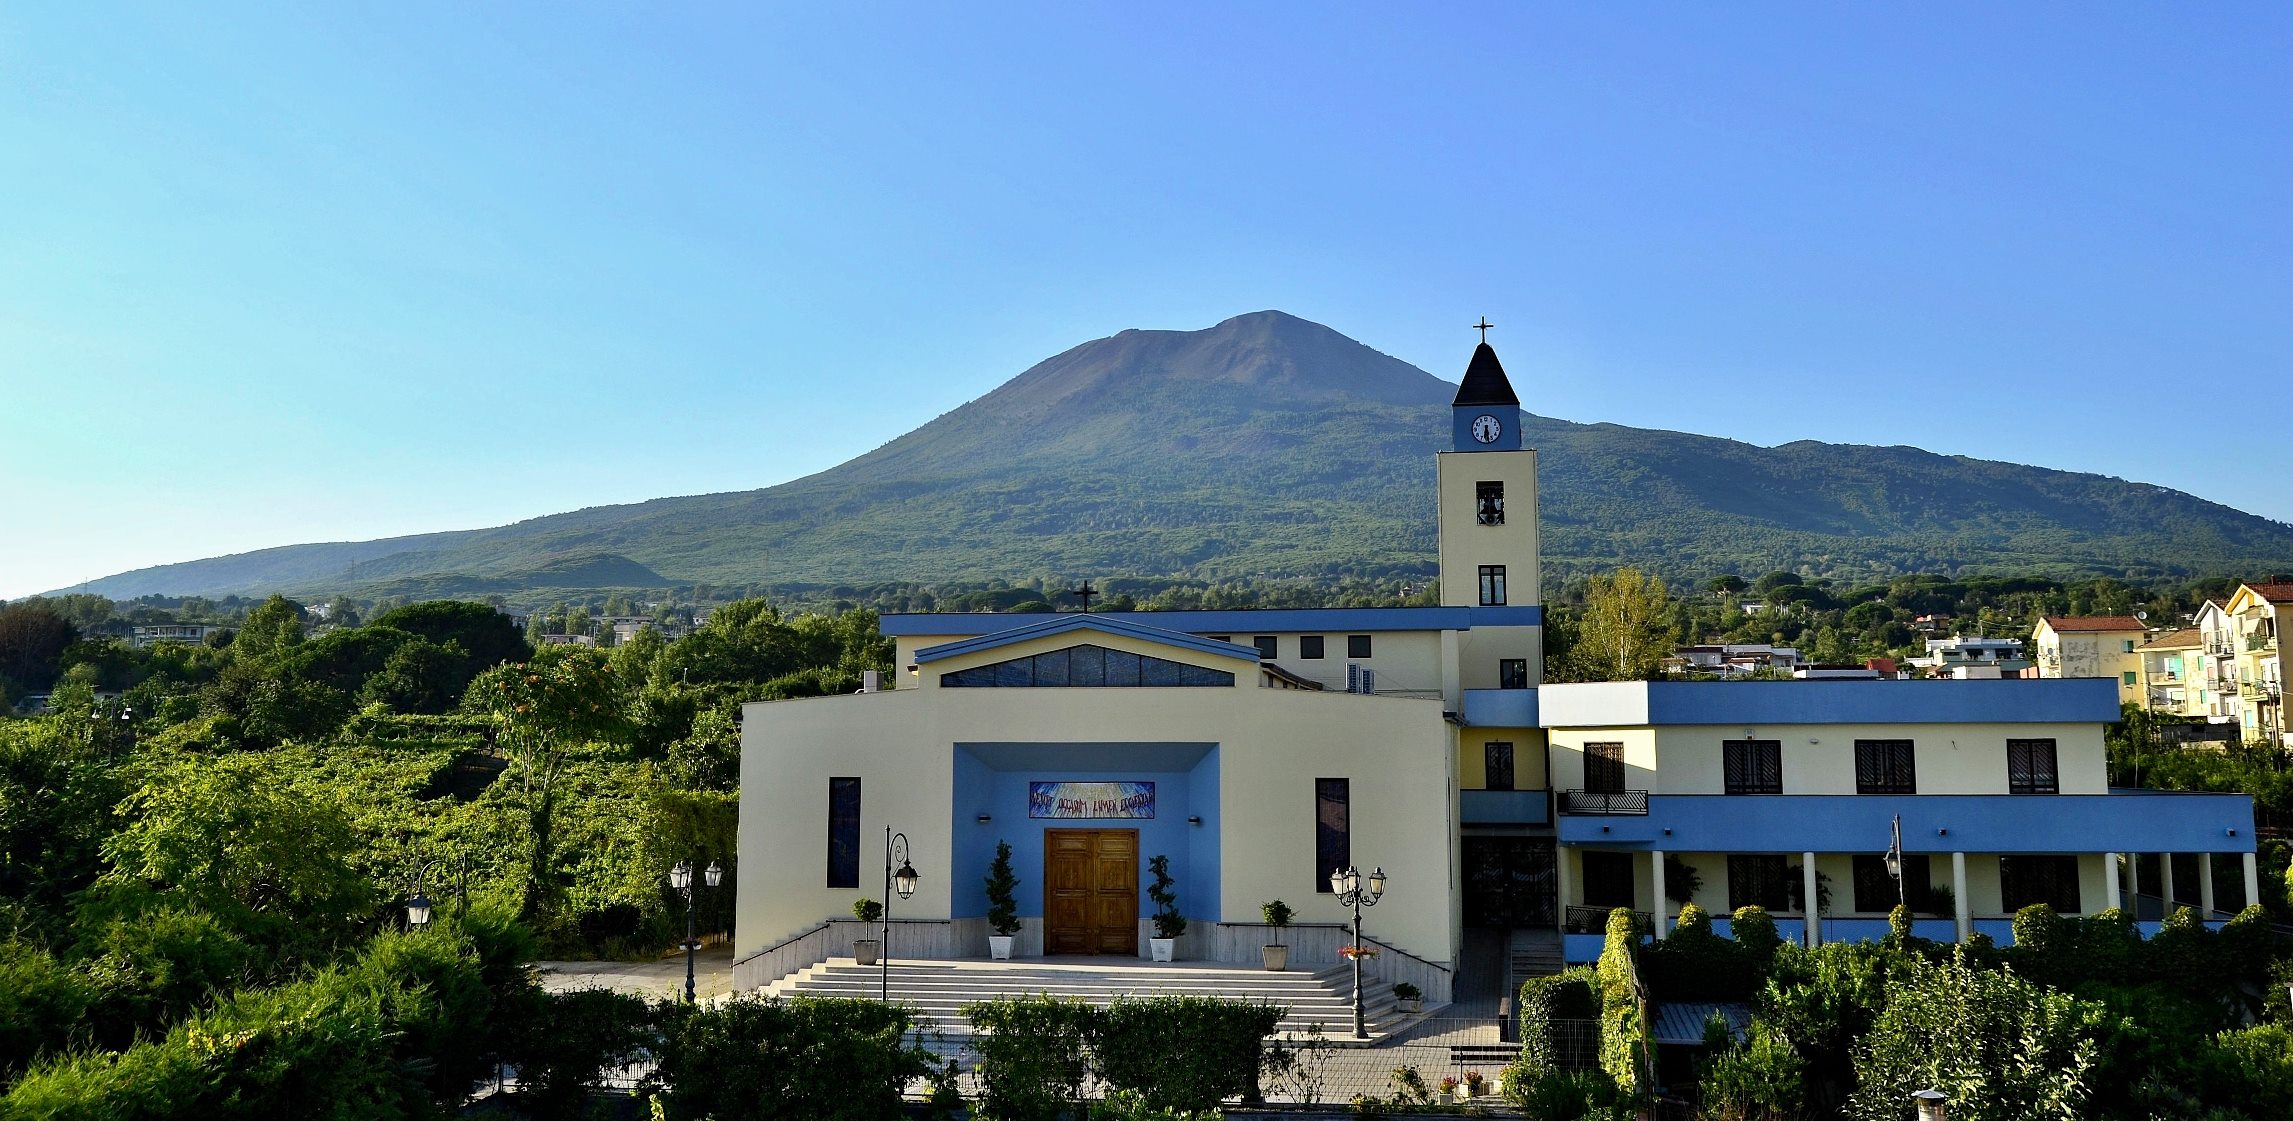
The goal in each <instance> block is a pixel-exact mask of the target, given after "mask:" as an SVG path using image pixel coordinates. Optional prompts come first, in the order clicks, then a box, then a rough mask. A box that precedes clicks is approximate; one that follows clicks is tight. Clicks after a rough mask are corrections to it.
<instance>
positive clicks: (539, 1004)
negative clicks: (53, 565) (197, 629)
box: [0, 597, 889, 1117]
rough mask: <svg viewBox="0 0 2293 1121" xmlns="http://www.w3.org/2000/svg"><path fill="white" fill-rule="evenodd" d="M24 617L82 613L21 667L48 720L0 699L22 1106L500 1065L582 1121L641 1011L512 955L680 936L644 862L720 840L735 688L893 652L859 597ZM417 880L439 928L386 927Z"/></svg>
mask: <svg viewBox="0 0 2293 1121" xmlns="http://www.w3.org/2000/svg"><path fill="white" fill-rule="evenodd" d="M114 606H117V605H114ZM334 606H335V610H334V611H332V612H330V615H332V616H333V617H334V618H336V619H344V620H347V619H354V618H356V616H357V609H356V608H355V607H353V606H351V605H348V604H344V603H339V602H338V603H337V604H336V605H334ZM34 607H35V608H38V609H39V610H41V611H43V612H47V613H51V614H57V615H62V616H65V617H66V622H67V623H68V625H69V626H70V627H71V628H72V629H73V630H74V631H75V633H77V629H78V628H79V627H80V625H81V623H80V622H79V620H92V622H90V623H89V626H90V627H91V628H94V629H93V630H92V631H91V637H86V638H80V639H77V640H75V641H73V642H71V643H69V644H67V645H64V646H62V647H52V646H51V647H49V648H45V649H44V652H43V653H42V654H41V657H42V658H44V659H45V660H44V661H41V662H38V663H37V664H34V665H32V666H31V667H30V668H29V669H28V670H26V672H25V677H24V678H23V680H28V681H36V680H40V679H43V678H45V679H48V680H52V681H54V682H55V683H56V685H55V690H54V694H53V696H52V698H51V700H50V706H49V710H48V711H47V712H46V713H44V714H42V715H39V716H35V717H29V718H9V717H7V716H0V1079H17V1080H18V1085H17V1086H16V1087H15V1088H14V1089H13V1090H11V1091H10V1093H11V1094H14V1095H16V1096H15V1097H13V1098H11V1099H10V1105H11V1106H22V1107H23V1111H26V1112H30V1113H31V1114H32V1115H34V1116H38V1115H43V1114H52V1115H55V1116H72V1117H78V1116H87V1117H133V1116H161V1115H164V1109H165V1108H176V1109H180V1110H181V1111H182V1112H181V1113H179V1114H177V1115H182V1116H241V1115H243V1116H313V1115H339V1116H373V1117H401V1116H432V1115H435V1114H437V1113H439V1112H441V1111H445V1110H450V1109H451V1108H453V1107H454V1106H456V1105H458V1104H459V1103H460V1102H461V1101H462V1099H463V1098H464V1097H465V1096H466V1092H467V1091H468V1090H469V1088H470V1086H471V1083H472V1082H473V1080H474V1079H475V1078H476V1077H477V1076H478V1075H479V1074H481V1073H488V1072H490V1071H491V1070H492V1066H491V1063H492V1061H493V1059H494V1058H496V1057H502V1058H508V1059H511V1060H512V1061H514V1062H515V1063H516V1064H517V1065H518V1066H519V1067H520V1068H521V1069H522V1070H524V1071H525V1072H526V1073H527V1077H526V1078H525V1079H524V1086H523V1089H524V1095H525V1097H526V1098H527V1100H528V1108H529V1110H530V1111H532V1112H537V1113H543V1114H548V1113H553V1112H555V1113H563V1114H568V1115H570V1114H571V1113H574V1112H577V1111H578V1110H579V1109H580V1107H581V1105H582V1103H583V1101H584V1100H585V1098H586V1096H587V1095H588V1093H589V1091H590V1088H591V1087H593V1086H594V1084H595V1082H596V1079H597V1077H598V1071H599V1070H600V1069H603V1068H604V1067H606V1066H611V1065H615V1063H617V1062H618V1061H621V1060H625V1059H626V1058H627V1057H628V1056H631V1055H634V1054H636V1053H637V1050H638V1049H640V1048H643V1049H647V1050H649V1049H650V1048H652V1047H653V1046H654V1044H655V1043H656V1042H657V1039H656V1037H655V1036H654V1035H652V1034H650V1033H651V1032H652V1031H653V1029H652V1028H651V1027H648V1026H646V1025H648V1024H650V1023H651V1022H652V1021H651V1020H649V1019H648V1018H647V1017H648V1016H649V1015H650V1013H646V1012H645V1011H644V1009H643V1008H642V1004H641V1002H639V1003H638V1004H637V1005H635V1006H632V1005H631V1003H630V1002H629V1001H628V1000H627V999H625V998H616V997H613V996H612V995H611V994H604V993H597V994H567V995H564V996H561V997H550V998H544V997H542V996H540V994H538V993H536V992H535V991H534V990H533V989H532V982H531V981H530V979H529V978H528V977H527V975H526V972H525V970H524V968H523V965H522V963H523V962H525V961H528V960H531V959H532V958H533V957H534V956H535V955H536V954H537V953H539V952H542V951H544V950H546V951H548V952H550V953H553V954H556V955H561V956H580V957H590V956H598V955H609V956H619V955H651V954H654V953H658V952H659V951H660V950H661V949H662V948H663V947H665V946H668V945H671V944H673V943H674V942H675V941H676V940H677V938H678V936H679V935H680V934H681V933H682V918H683V916H682V901H681V899H678V898H676V897H675V896H674V894H673V893H672V892H671V891H670V889H668V887H667V886H666V884H665V882H664V878H665V875H664V874H665V873H666V871H667V869H668V868H669V866H670V865H672V864H674V863H675V862H677V861H679V860H692V861H694V862H696V863H705V862H707V861H710V860H716V861H720V862H721V863H723V864H725V865H727V866H730V865H732V864H733V863H734V862H735V859H736V854H735V853H734V851H733V832H734V826H735V823H736V818H737V811H736V794H735V792H734V790H733V783H734V781H735V779H736V777H737V770H738V768H737V761H738V743H737V738H736V737H735V736H734V734H732V733H731V732H730V731H729V728H730V727H731V725H732V717H733V715H734V713H735V712H736V711H737V706H738V705H739V704H740V703H742V702H743V701H748V700H756V699H765V698H770V697H775V696H789V695H804V694H808V693H813V692H819V691H824V690H831V689H835V690H841V689H845V688H849V687H852V686H854V685H856V684H857V681H858V675H859V673H860V672H862V671H863V670H866V669H882V668H886V667H887V665H888V662H889V649H888V644H886V643H884V642H883V641H882V639H881V638H880V637H879V636H878V635H877V634H876V632H875V627H874V622H873V617H872V616H869V615H867V614H866V613H864V612H862V613H855V614H854V615H853V616H852V617H848V618H823V617H816V616H800V617H797V618H794V619H785V618H783V617H782V616H781V615H780V614H779V613H778V612H777V611H775V610H774V609H772V608H771V607H769V606H767V605H764V604H762V603H735V604H731V605H727V606H726V607H725V608H723V609H721V610H720V611H719V612H718V618H717V619H716V620H713V621H712V623H711V625H710V626H708V627H704V628H702V629H701V630H700V631H699V632H697V633H695V634H694V635H692V636H690V637H688V638H685V639H682V640H679V641H677V642H674V643H668V642H663V641H661V640H660V639H659V637H658V636H657V635H655V636H651V640H650V641H638V642H632V643H629V644H626V645H624V646H621V647H619V648H616V649H614V650H612V651H610V652H606V651H601V650H589V649H568V650H557V649H551V650H545V651H541V652H538V653H537V652H535V651H534V650H532V649H531V648H529V647H528V646H527V645H526V644H525V640H524V637H523V635H522V634H521V633H520V632H519V630H518V629H517V628H516V627H515V626H514V625H512V624H511V622H510V621H509V619H508V618H507V617H505V616H503V615H502V614H500V613H499V612H497V611H495V610H494V609H493V608H491V607H488V606H485V605H482V604H418V605H411V606H405V607H400V608H396V609H392V610H386V611H382V612H378V613H376V614H375V615H374V617H373V618H372V619H371V621H369V622H366V623H364V624H363V625H329V626H318V627H315V628H314V625H313V624H314V622H315V620H314V619H313V618H312V617H311V616H310V614H309V613H308V612H306V611H305V610H304V609H303V608H302V607H301V606H300V605H297V604H295V603H293V602H291V601H288V600H285V599H281V598H276V597H274V598H272V599H270V600H268V601H264V602H262V603H254V604H242V605H238V606H237V607H236V608H234V609H233V610H234V611H235V614H234V615H233V616H232V620H233V622H234V623H235V628H234V630H233V631H229V632H225V633H224V634H223V635H221V636H219V637H218V638H217V640H215V641H212V642H210V643H208V644H203V645H183V644H175V643H163V644H159V645H155V646H152V647H149V648H148V649H142V650H138V649H133V648H132V647H130V646H129V645H127V644H126V643H123V642H121V641H119V640H117V639H116V638H112V637H108V636H107V635H106V634H105V633H104V632H103V631H102V630H101V628H102V627H103V626H104V625H105V621H106V617H105V615H104V614H103V612H102V611H101V610H98V609H97V606H96V605H95V604H92V603H88V602H83V601H81V600H80V599H79V598H78V597H75V599H74V600H73V601H70V602H67V603H61V604H45V605H42V604H35V605H34ZM203 609H204V608H203ZM133 610H135V611H143V610H145V608H143V607H140V606H139V607H136V608H134V609H133ZM417 871H419V872H420V873H421V883H422V885H423V887H424V890H425V891H426V893H427V894H429V895H431V896H433V897H435V901H436V902H435V910H434V914H436V915H437V916H438V921H437V923H436V924H435V925H434V926H433V927H432V928H431V929H430V930H428V931H425V932H423V933H420V934H415V935H406V934H398V933H392V931H393V930H395V929H396V928H397V927H398V926H399V924H400V923H401V921H402V918H403V914H404V900H405V898H406V897H407V895H408V894H409V893H410V892H411V891H412V890H413V889H414V886H415V877H416V874H417ZM735 882H736V877H732V876H728V877H727V878H726V881H725V886H724V887H723V888H721V889H718V890H715V891H708V892H704V893H703V894H702V895H701V896H700V900H699V902H700V915H701V918H702V920H703V921H704V923H706V924H707V926H708V927H709V928H710V929H716V930H722V929H724V928H725V926H726V925H727V924H728V923H729V918H730V915H731V911H732V904H733V899H732V897H733V894H734V892H733V889H732V885H733V884H734V883H735ZM513 916H514V917H513ZM632 1025H634V1026H632ZM169 1103H172V1105H170V1104H169ZM0 1113H5V1114H7V1115H9V1116H15V1115H18V1111H15V1110H13V1109H0Z"/></svg>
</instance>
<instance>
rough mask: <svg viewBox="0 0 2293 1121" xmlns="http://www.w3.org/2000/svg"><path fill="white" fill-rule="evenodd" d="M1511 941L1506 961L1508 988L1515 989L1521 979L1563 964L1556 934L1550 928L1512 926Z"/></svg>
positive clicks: (1548, 973) (1549, 973)
mask: <svg viewBox="0 0 2293 1121" xmlns="http://www.w3.org/2000/svg"><path fill="white" fill-rule="evenodd" d="M1511 941H1512V945H1511V946H1510V948H1509V950H1510V957H1509V959H1508V961H1507V964H1508V965H1509V966H1510V972H1511V984H1510V985H1509V986H1508V989H1509V990H1510V991H1512V992H1519V991H1520V987H1521V982H1523V981H1526V980H1528V979H1529V978H1531V977H1550V976H1552V975H1553V974H1555V973H1558V972H1560V971H1561V970H1562V969H1563V968H1564V966H1563V965H1562V962H1561V936H1560V935H1559V934H1556V933H1554V932H1553V931H1551V930H1515V931H1513V932H1512V938H1511Z"/></svg>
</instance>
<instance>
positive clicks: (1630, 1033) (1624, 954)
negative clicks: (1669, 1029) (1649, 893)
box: [1595, 907, 1648, 1096]
mask: <svg viewBox="0 0 2293 1121" xmlns="http://www.w3.org/2000/svg"><path fill="white" fill-rule="evenodd" d="M1639 949H1640V926H1639V924H1638V923H1637V922H1636V921H1634V919H1633V917H1632V912H1631V911H1630V910H1627V909H1625V908H1621V907H1619V908H1617V909H1616V910H1613V911H1610V912H1609V913H1608V944H1607V947H1606V948H1605V949H1603V950H1601V953H1600V962H1599V964H1598V965H1597V966H1595V973H1596V974H1597V976H1598V977H1599V979H1600V1069H1602V1070H1604V1071H1607V1072H1608V1074H1609V1077H1611V1078H1613V1079H1615V1080H1616V1085H1617V1087H1618V1088H1619V1089H1620V1090H1622V1091H1623V1092H1624V1093H1625V1094H1626V1095H1628V1096H1637V1095H1638V1094H1639V1092H1640V1088H1641V1069H1642V1067H1643V1066H1644V1065H1645V1064H1646V1063H1647V1059H1648V1026H1647V1024H1646V1023H1645V1022H1644V1021H1643V1020H1642V1018H1641V1017H1642V1011H1643V1010H1642V1008H1641V1006H1640V994H1639V993H1638V992H1636V991H1635V990H1634V985H1633V983H1632V980H1633V978H1634V977H1635V976H1636V970H1635V966H1634V962H1633V957H1634V955H1635V954H1637V953H1638V952H1639Z"/></svg>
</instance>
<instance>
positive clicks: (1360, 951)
mask: <svg viewBox="0 0 2293 1121" xmlns="http://www.w3.org/2000/svg"><path fill="white" fill-rule="evenodd" d="M1338 956H1339V957H1341V958H1344V959H1346V960H1347V961H1353V960H1355V959H1357V958H1373V957H1376V956H1377V947H1375V946H1340V947H1338Z"/></svg>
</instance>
